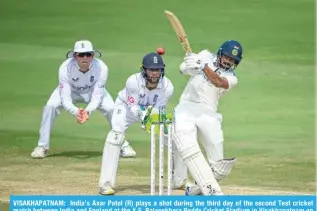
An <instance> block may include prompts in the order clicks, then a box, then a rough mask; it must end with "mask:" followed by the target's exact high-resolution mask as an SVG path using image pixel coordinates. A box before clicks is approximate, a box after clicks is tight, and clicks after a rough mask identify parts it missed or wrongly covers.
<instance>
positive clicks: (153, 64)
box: [141, 53, 165, 83]
mask: <svg viewBox="0 0 317 211" xmlns="http://www.w3.org/2000/svg"><path fill="white" fill-rule="evenodd" d="M164 71H165V64H164V61H163V58H162V56H161V55H159V54H157V53H148V54H146V55H145V56H144V57H143V60H142V66H141V72H142V76H143V77H144V78H145V79H146V80H147V81H149V82H151V83H157V82H158V81H159V80H160V79H161V78H163V77H164V73H165V72H164ZM156 72H159V74H156ZM149 74H154V75H155V77H152V76H150V75H149Z"/></svg>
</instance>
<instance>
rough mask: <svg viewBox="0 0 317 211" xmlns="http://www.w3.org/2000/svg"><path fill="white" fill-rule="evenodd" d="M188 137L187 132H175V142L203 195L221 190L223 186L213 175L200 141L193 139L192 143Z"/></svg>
mask: <svg viewBox="0 0 317 211" xmlns="http://www.w3.org/2000/svg"><path fill="white" fill-rule="evenodd" d="M188 137H190V136H186V135H185V134H183V135H182V134H174V142H175V145H176V147H177V148H178V151H179V153H180V155H181V157H182V159H183V160H184V162H185V163H186V165H187V167H188V169H189V171H190V173H191V174H192V176H193V177H194V179H195V181H196V182H197V184H198V186H199V188H200V189H201V191H202V193H203V195H213V194H214V193H215V192H221V188H220V186H219V184H218V182H217V181H216V179H215V177H214V176H213V173H212V170H211V168H210V166H209V164H208V162H207V161H206V159H205V157H204V155H203V154H202V152H201V150H200V148H199V145H198V143H197V142H195V140H192V144H189V143H191V140H188Z"/></svg>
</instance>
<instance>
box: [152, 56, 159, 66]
mask: <svg viewBox="0 0 317 211" xmlns="http://www.w3.org/2000/svg"><path fill="white" fill-rule="evenodd" d="M153 63H154V64H157V63H158V60H157V57H156V56H154V57H153Z"/></svg>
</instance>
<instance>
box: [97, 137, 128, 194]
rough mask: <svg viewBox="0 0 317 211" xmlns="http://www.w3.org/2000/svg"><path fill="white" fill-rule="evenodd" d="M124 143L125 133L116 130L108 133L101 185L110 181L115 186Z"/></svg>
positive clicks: (109, 183)
mask: <svg viewBox="0 0 317 211" xmlns="http://www.w3.org/2000/svg"><path fill="white" fill-rule="evenodd" d="M123 143H124V134H123V133H118V132H114V131H110V132H109V133H108V136H107V139H106V143H105V145H104V149H103V155H102V165H101V173H100V179H99V187H102V186H103V185H104V184H105V183H108V185H110V186H111V187H112V188H114V187H115V183H116V177H117V170H118V164H119V158H120V150H121V146H122V144H123Z"/></svg>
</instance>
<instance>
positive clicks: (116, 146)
mask: <svg viewBox="0 0 317 211" xmlns="http://www.w3.org/2000/svg"><path fill="white" fill-rule="evenodd" d="M164 71H165V64H164V62H163V58H162V57H161V56H160V55H159V54H157V53H149V54H147V55H145V56H144V58H143V61H142V67H141V73H136V74H133V75H131V76H130V77H129V78H128V79H127V81H126V87H125V88H124V89H123V90H121V91H120V92H119V94H118V97H117V99H116V101H115V109H114V112H113V116H112V120H111V125H112V130H111V131H110V132H109V133H108V135H107V138H106V143H105V146H104V151H103V157H102V166H101V173H100V179H99V187H100V194H102V195H113V194H115V190H114V188H115V183H116V174H117V169H118V161H119V152H120V147H121V145H122V144H123V142H124V136H125V131H126V129H127V128H128V126H129V125H130V124H132V123H135V122H139V123H140V122H142V123H145V121H146V120H145V118H146V117H147V114H148V109H151V110H152V112H153V113H155V112H158V111H159V110H161V111H164V110H165V107H166V105H167V102H168V101H169V99H170V98H171V96H172V95H173V92H174V87H173V84H172V83H171V81H170V80H169V79H168V78H167V77H165V76H164V73H165V72H164Z"/></svg>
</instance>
